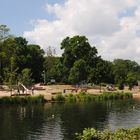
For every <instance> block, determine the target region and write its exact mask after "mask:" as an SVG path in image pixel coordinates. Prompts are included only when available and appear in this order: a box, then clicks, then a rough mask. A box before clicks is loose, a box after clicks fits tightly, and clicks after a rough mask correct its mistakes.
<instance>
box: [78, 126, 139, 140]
mask: <svg viewBox="0 0 140 140" xmlns="http://www.w3.org/2000/svg"><path fill="white" fill-rule="evenodd" d="M76 136H77V139H78V140H139V139H140V126H138V127H136V128H131V129H123V128H119V129H117V130H116V131H115V132H113V131H111V130H108V129H107V130H104V131H97V130H96V129H94V128H86V129H84V130H83V133H80V134H78V133H77V134H76Z"/></svg>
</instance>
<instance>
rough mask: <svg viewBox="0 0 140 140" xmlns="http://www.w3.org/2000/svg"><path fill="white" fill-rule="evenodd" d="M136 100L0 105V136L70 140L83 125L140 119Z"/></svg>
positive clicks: (109, 125) (123, 124) (20, 139)
mask: <svg viewBox="0 0 140 140" xmlns="http://www.w3.org/2000/svg"><path fill="white" fill-rule="evenodd" d="M139 116H140V101H136V100H127V101H114V102H94V103H75V104H73V103H69V104H68V103H67V104H45V105H36V106H16V105H14V106H13V105H12V106H8V105H7V106H4V105H0V120H1V123H0V130H1V131H0V140H46V139H47V140H63V139H64V140H72V139H74V137H75V135H74V134H75V133H76V132H81V131H82V130H83V129H84V128H86V127H94V128H96V129H99V130H102V129H104V128H110V129H113V130H114V129H116V128H118V127H126V128H128V127H134V126H136V125H138V124H139V123H140V118H139Z"/></svg>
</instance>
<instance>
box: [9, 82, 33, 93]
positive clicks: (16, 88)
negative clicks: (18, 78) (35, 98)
mask: <svg viewBox="0 0 140 140" xmlns="http://www.w3.org/2000/svg"><path fill="white" fill-rule="evenodd" d="M31 94H33V89H30V90H29V89H28V88H27V87H26V86H25V85H23V84H22V83H20V82H18V85H16V86H13V87H12V90H11V96H28V95H31Z"/></svg>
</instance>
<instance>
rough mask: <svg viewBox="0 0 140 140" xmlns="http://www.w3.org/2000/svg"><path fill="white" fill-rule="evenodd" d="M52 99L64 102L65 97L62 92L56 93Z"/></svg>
mask: <svg viewBox="0 0 140 140" xmlns="http://www.w3.org/2000/svg"><path fill="white" fill-rule="evenodd" d="M54 101H57V102H64V101H65V97H64V96H63V95H62V94H58V95H56V97H54Z"/></svg>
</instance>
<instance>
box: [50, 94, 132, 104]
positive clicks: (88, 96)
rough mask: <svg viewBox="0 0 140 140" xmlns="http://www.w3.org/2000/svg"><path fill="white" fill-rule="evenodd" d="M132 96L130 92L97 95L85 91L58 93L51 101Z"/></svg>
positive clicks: (125, 97)
mask: <svg viewBox="0 0 140 140" xmlns="http://www.w3.org/2000/svg"><path fill="white" fill-rule="evenodd" d="M130 98H132V93H123V92H121V93H120V92H105V93H102V94H99V95H92V94H88V93H85V92H81V93H79V94H75V95H74V94H67V95H62V94H58V95H56V96H55V97H53V99H52V100H53V101H57V102H64V101H65V102H89V101H96V100H97V101H100V100H117V99H130Z"/></svg>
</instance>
